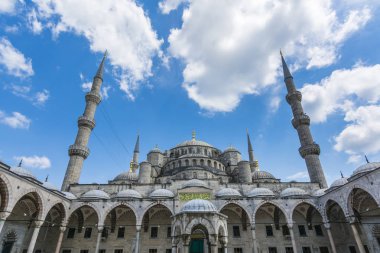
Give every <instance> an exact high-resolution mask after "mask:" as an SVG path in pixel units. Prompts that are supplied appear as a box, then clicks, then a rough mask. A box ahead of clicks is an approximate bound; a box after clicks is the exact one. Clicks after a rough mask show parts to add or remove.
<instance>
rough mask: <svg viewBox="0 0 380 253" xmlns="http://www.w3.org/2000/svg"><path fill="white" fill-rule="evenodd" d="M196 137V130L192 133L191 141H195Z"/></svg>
mask: <svg viewBox="0 0 380 253" xmlns="http://www.w3.org/2000/svg"><path fill="white" fill-rule="evenodd" d="M195 136H196V133H195V130H193V132H192V133H191V139H193V140H195Z"/></svg>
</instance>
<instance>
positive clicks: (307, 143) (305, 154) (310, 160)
mask: <svg viewBox="0 0 380 253" xmlns="http://www.w3.org/2000/svg"><path fill="white" fill-rule="evenodd" d="M280 54H281V60H282V68H283V71H284V82H285V84H286V89H287V90H288V94H287V95H286V101H287V102H288V104H289V105H290V106H291V108H292V112H293V119H292V125H293V127H294V128H295V129H296V130H297V132H298V137H299V139H300V143H301V147H300V148H299V153H300V155H301V156H302V158H303V159H305V162H306V166H307V170H308V172H309V177H310V181H311V182H313V183H319V185H320V186H321V187H322V188H327V183H326V179H325V175H324V173H323V170H322V166H321V162H320V161H319V154H320V152H321V150H320V148H319V145H318V144H317V143H315V142H314V140H313V136H312V135H311V132H310V128H309V126H310V118H309V116H307V115H306V114H305V113H304V111H303V108H302V104H301V100H302V94H301V92H299V91H298V90H297V89H296V87H295V85H294V82H293V76H292V75H291V74H290V71H289V69H288V66H287V65H286V62H285V60H284V57H283V56H282V53H281V52H280Z"/></svg>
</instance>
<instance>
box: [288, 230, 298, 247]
mask: <svg viewBox="0 0 380 253" xmlns="http://www.w3.org/2000/svg"><path fill="white" fill-rule="evenodd" d="M288 228H289V233H290V238H291V239H292V247H293V252H294V253H297V244H296V239H295V238H294V231H293V223H288Z"/></svg>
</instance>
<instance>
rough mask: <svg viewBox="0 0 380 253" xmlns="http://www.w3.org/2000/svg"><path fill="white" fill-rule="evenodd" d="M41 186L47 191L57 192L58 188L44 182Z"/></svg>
mask: <svg viewBox="0 0 380 253" xmlns="http://www.w3.org/2000/svg"><path fill="white" fill-rule="evenodd" d="M42 186H43V187H45V188H46V189H49V190H54V191H58V188H57V187H56V186H55V185H53V184H52V183H50V182H44V183H43V184H42Z"/></svg>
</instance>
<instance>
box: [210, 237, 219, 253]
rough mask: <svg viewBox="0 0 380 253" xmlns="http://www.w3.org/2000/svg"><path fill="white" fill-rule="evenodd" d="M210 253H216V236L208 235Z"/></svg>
mask: <svg viewBox="0 0 380 253" xmlns="http://www.w3.org/2000/svg"><path fill="white" fill-rule="evenodd" d="M210 247H211V253H218V235H210Z"/></svg>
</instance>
